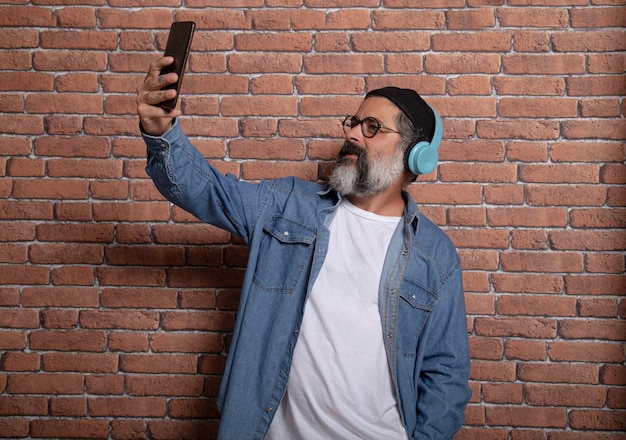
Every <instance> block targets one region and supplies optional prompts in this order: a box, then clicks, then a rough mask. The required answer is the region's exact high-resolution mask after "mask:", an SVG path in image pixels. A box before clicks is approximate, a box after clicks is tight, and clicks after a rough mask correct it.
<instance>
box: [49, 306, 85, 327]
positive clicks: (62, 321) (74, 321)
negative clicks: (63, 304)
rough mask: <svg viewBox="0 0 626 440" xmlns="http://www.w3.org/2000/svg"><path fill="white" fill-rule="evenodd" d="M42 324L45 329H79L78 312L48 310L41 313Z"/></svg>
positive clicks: (72, 310) (74, 310)
mask: <svg viewBox="0 0 626 440" xmlns="http://www.w3.org/2000/svg"><path fill="white" fill-rule="evenodd" d="M41 323H42V326H43V327H44V328H47V329H49V328H54V329H69V328H76V327H78V310H76V309H60V310H59V309H46V310H43V311H42V312H41Z"/></svg>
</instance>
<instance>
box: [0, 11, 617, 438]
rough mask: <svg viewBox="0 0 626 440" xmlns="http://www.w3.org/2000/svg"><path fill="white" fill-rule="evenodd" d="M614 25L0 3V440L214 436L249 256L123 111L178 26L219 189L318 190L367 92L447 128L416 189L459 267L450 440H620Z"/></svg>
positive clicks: (536, 15) (600, 15)
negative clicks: (425, 106) (401, 98)
mask: <svg viewBox="0 0 626 440" xmlns="http://www.w3.org/2000/svg"><path fill="white" fill-rule="evenodd" d="M623 4H624V1H623V0H558V1H552V0H506V1H505V0H386V1H380V0H336V1H332V0H266V1H262V0H185V1H182V0H159V1H157V0H154V1H146V0H110V1H105V0H38V1H25V0H0V131H1V133H2V134H1V136H0V437H2V438H30V437H32V438H76V437H79V438H106V437H107V436H108V437H109V438H114V439H143V438H152V439H173V438H200V437H202V438H213V437H214V435H215V432H216V427H217V425H218V420H219V415H218V412H217V409H216V404H215V398H216V394H217V390H218V386H219V382H220V374H221V372H222V371H223V367H224V360H225V354H226V350H227V346H228V341H229V331H230V330H231V329H232V326H233V321H234V314H235V310H236V306H237V301H238V288H239V286H240V284H241V280H242V274H243V268H244V266H245V260H246V249H245V247H244V246H243V245H242V243H241V242H240V241H239V240H238V239H237V238H236V237H231V236H230V235H229V234H227V233H225V232H223V231H221V230H219V229H216V228H214V227H212V226H208V225H203V224H200V223H198V222H197V221H196V220H195V219H194V218H193V217H191V216H190V215H189V214H187V213H185V212H184V211H182V210H180V209H178V208H175V207H172V206H171V205H170V204H169V203H168V202H166V201H165V200H164V199H163V198H162V197H161V196H160V195H159V194H158V193H157V191H156V190H155V189H154V187H153V185H152V183H151V181H150V180H149V179H148V178H147V176H146V174H145V172H144V166H145V147H144V145H143V143H142V141H141V140H140V139H139V138H138V128H137V126H138V123H137V118H136V115H135V104H134V91H135V88H136V87H137V85H138V84H139V83H140V82H141V80H142V79H143V77H144V75H145V71H146V68H147V66H148V64H149V62H150V61H151V60H153V59H154V58H155V57H156V56H158V54H159V53H160V52H162V50H163V46H164V42H165V39H166V37H167V30H168V28H169V24H170V23H171V21H172V20H173V19H178V20H187V19H192V20H195V21H196V22H197V33H196V35H195V39H194V43H193V53H192V54H191V58H190V69H191V70H190V71H189V72H188V74H187V76H186V80H185V84H184V87H183V93H184V99H183V107H184V111H185V113H186V116H185V117H184V118H183V120H182V122H181V123H182V124H183V126H184V129H185V130H186V132H187V133H188V134H189V135H190V136H191V137H192V138H193V139H194V141H195V143H196V145H197V146H198V148H199V149H200V150H201V151H202V152H203V153H204V154H205V155H206V157H207V158H209V159H211V160H212V161H213V162H214V163H215V164H216V165H217V166H218V167H219V168H220V170H222V171H224V172H232V173H235V174H237V175H239V176H241V177H242V178H243V179H247V180H257V179H262V178H272V177H276V176H283V175H297V176H300V177H302V178H304V179H317V178H320V177H322V178H323V177H324V176H325V175H327V173H328V169H329V168H330V166H331V163H332V158H333V157H334V155H335V153H336V151H337V149H338V145H339V143H340V137H341V128H340V124H339V120H340V117H342V116H344V115H345V114H347V113H351V112H354V111H355V109H356V108H357V106H358V104H359V103H360V101H361V98H362V96H363V94H364V93H365V92H366V91H367V90H369V89H372V88H375V87H379V86H382V85H387V84H394V85H399V86H406V87H413V88H415V89H417V90H418V91H419V92H420V93H421V94H423V95H424V96H425V97H426V98H427V99H428V100H429V101H430V102H431V103H432V105H433V106H434V107H435V108H436V109H437V110H438V111H439V113H440V114H441V116H442V118H443V120H444V125H445V129H444V142H443V145H442V147H441V164H440V165H439V167H438V169H437V171H436V172H434V173H432V174H431V175H428V176H422V177H421V178H420V179H419V183H417V184H415V185H413V186H412V187H411V188H410V191H411V193H412V195H413V196H414V198H415V200H416V201H417V202H418V203H419V204H420V206H421V207H422V209H423V211H424V212H425V213H427V215H429V216H430V217H431V218H432V219H433V220H434V221H435V222H437V223H438V224H440V225H442V227H444V229H445V230H446V231H447V233H448V234H449V235H450V236H451V237H452V239H453V240H454V242H455V243H456V244H457V246H458V248H459V253H460V255H461V258H462V261H463V266H464V268H465V278H464V280H465V286H466V291H467V294H466V301H467V307H468V312H469V316H468V331H469V333H470V341H471V353H472V360H473V365H472V380H471V387H472V390H473V397H472V399H471V403H470V405H469V407H468V409H467V412H466V415H467V420H466V424H465V426H464V428H463V429H462V431H461V432H460V433H459V435H458V436H457V438H458V439H480V440H492V439H493V440H499V439H513V440H547V439H550V440H570V439H584V440H591V439H594V440H595V439H604V440H616V439H618V438H624V437H623V435H624V432H625V430H626V411H625V407H626V392H625V388H624V386H625V384H626V369H625V367H624V361H625V354H624V345H623V344H622V342H623V340H624V336H625V334H626V326H625V323H624V318H625V317H626V301H624V300H623V297H622V295H623V294H624V292H625V290H626V289H625V282H624V270H625V267H624V254H623V251H624V249H625V248H626V236H625V234H624V230H623V228H624V226H625V223H626V216H625V212H626V211H625V209H624V206H625V202H626V192H625V190H624V183H625V181H626V173H625V172H624V159H625V152H624V139H625V137H626V130H625V128H626V125H625V124H624V119H623V116H624V101H623V95H624V92H625V91H626V87H625V84H626V82H625V80H624V77H623V76H622V73H623V72H624V70H625V66H626V62H625V57H624V50H625V49H626V38H625V36H624V30H623V28H622V26H623V25H624V24H625V23H626V14H625V8H624V6H623ZM264 5H265V6H264ZM224 159H226V160H224Z"/></svg>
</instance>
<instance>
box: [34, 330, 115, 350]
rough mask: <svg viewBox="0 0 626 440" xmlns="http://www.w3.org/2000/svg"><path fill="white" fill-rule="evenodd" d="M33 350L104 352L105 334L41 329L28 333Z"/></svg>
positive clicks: (100, 332)
mask: <svg viewBox="0 0 626 440" xmlns="http://www.w3.org/2000/svg"><path fill="white" fill-rule="evenodd" d="M30 346H31V348H32V349H34V350H46V351H49V350H52V351H94V352H104V350H105V348H106V334H105V333H104V332H103V331H93V330H42V331H34V332H32V333H31V334H30Z"/></svg>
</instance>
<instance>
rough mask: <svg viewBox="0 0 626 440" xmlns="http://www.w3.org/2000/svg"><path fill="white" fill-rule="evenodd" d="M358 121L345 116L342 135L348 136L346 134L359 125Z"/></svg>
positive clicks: (352, 117)
mask: <svg viewBox="0 0 626 440" xmlns="http://www.w3.org/2000/svg"><path fill="white" fill-rule="evenodd" d="M359 122H361V121H359V120H358V119H357V118H356V117H354V116H346V119H344V120H343V131H344V133H346V134H348V132H349V131H350V130H351V129H352V128H354V127H355V126H357V125H359Z"/></svg>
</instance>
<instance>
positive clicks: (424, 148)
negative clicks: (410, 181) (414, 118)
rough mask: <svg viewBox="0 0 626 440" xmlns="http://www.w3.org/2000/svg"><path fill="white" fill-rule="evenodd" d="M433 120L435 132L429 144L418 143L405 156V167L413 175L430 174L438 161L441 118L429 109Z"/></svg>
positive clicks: (441, 128) (441, 133) (441, 132)
mask: <svg viewBox="0 0 626 440" xmlns="http://www.w3.org/2000/svg"><path fill="white" fill-rule="evenodd" d="M431 110H432V111H433V116H434V118H435V130H434V133H433V139H432V140H431V141H430V142H427V141H420V142H418V143H417V144H415V145H414V146H413V147H412V148H411V151H409V154H408V155H407V166H408V168H409V171H411V172H412V173H413V174H415V175H417V174H429V173H432V172H433V170H434V169H435V167H436V166H437V162H438V161H439V144H441V138H442V137H443V127H442V123H441V118H440V117H439V115H438V114H437V112H436V111H435V109H434V108H432V107H431Z"/></svg>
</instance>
